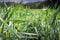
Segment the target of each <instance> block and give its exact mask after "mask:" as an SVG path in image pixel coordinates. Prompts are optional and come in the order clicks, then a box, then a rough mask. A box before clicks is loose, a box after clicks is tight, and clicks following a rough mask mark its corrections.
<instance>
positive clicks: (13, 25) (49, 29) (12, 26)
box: [0, 5, 60, 40]
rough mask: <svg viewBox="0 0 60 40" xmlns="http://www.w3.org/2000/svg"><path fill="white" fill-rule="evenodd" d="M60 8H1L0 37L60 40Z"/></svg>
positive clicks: (7, 38)
mask: <svg viewBox="0 0 60 40" xmlns="http://www.w3.org/2000/svg"><path fill="white" fill-rule="evenodd" d="M59 8H60V7H58V8H57V9H54V8H53V9H50V8H43V9H29V8H26V9H24V8H23V7H22V6H21V5H17V6H15V7H6V8H1V7H0V10H1V11H0V35H1V36H0V37H2V39H3V40H35V39H36V40H40V39H41V40H60V25H58V24H59V23H58V22H59V21H58V20H60V9H59ZM57 21H58V22H57ZM39 38H40V39H39Z"/></svg>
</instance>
